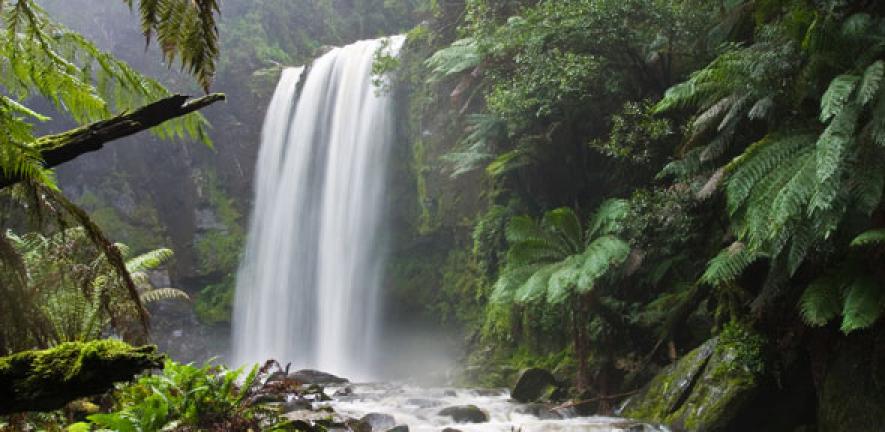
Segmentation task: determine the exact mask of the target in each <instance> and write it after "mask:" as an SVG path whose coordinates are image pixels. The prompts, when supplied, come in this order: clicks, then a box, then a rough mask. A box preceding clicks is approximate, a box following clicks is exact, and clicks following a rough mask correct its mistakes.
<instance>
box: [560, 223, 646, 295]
mask: <svg viewBox="0 0 885 432" xmlns="http://www.w3.org/2000/svg"><path fill="white" fill-rule="evenodd" d="M629 255H630V245H628V244H627V242H625V241H623V240H621V239H619V238H617V237H614V236H603V237H599V238H597V239H596V240H593V241H592V242H591V243H590V245H589V246H587V250H586V251H584V253H583V254H581V261H582V262H581V272H580V274H579V276H578V281H577V286H576V288H577V290H578V292H579V293H586V292H589V291H591V290H592V289H593V288H594V287H595V286H596V283H597V282H599V280H600V279H601V278H602V277H603V276H605V275H607V274H609V272H611V271H613V270H614V269H616V268H618V267H620V265H621V264H623V263H624V261H626V260H627V257H628V256H629ZM553 303H555V302H553Z"/></svg>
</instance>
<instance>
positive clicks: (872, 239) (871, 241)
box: [851, 228, 885, 247]
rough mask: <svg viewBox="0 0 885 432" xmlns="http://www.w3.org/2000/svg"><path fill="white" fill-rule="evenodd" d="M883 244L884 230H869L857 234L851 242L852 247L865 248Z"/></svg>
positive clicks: (884, 240)
mask: <svg viewBox="0 0 885 432" xmlns="http://www.w3.org/2000/svg"><path fill="white" fill-rule="evenodd" d="M880 244H885V228H877V229H871V230H869V231H864V232H863V233H861V234H859V235H858V236H857V237H855V238H854V240H851V246H852V247H866V246H872V245H880Z"/></svg>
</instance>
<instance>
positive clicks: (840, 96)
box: [820, 74, 860, 122]
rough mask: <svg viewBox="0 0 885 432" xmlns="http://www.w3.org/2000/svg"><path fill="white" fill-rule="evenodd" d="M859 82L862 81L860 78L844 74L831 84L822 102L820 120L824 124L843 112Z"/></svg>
mask: <svg viewBox="0 0 885 432" xmlns="http://www.w3.org/2000/svg"><path fill="white" fill-rule="evenodd" d="M858 81H860V77H859V76H857V75H851V74H843V75H839V76H837V77H836V78H834V79H833V81H831V82H830V86H829V88H827V91H826V92H825V93H824V95H823V97H821V101H820V120H821V121H822V122H827V121H829V120H830V119H831V118H833V117H834V116H836V115H837V114H839V113H840V112H842V109H843V108H845V104H846V103H847V102H848V98H849V97H851V93H852V92H854V89H855V87H856V86H857V83H858Z"/></svg>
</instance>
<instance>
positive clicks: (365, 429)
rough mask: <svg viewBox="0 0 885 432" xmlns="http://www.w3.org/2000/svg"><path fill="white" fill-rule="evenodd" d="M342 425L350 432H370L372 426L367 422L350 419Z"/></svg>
mask: <svg viewBox="0 0 885 432" xmlns="http://www.w3.org/2000/svg"><path fill="white" fill-rule="evenodd" d="M344 425H345V426H347V430H349V431H351V432H372V425H371V424H369V422H367V421H363V420H357V419H350V420H347V421H345V422H344Z"/></svg>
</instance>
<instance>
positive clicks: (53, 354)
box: [0, 340, 164, 414]
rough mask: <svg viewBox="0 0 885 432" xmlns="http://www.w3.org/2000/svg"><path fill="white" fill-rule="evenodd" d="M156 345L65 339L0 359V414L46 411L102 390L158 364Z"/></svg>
mask: <svg viewBox="0 0 885 432" xmlns="http://www.w3.org/2000/svg"><path fill="white" fill-rule="evenodd" d="M163 359H164V356H163V355H160V354H157V347H156V346H152V345H151V346H143V347H138V348H135V347H132V346H130V345H128V344H126V343H124V342H121V341H117V340H101V341H93V342H69V343H64V344H61V345H59V346H57V347H55V348H51V349H47V350H41V351H24V352H20V353H17V354H13V355H11V356H8V357H2V358H0V400H2V401H3V404H2V405H0V414H10V413H16V412H23V411H50V410H54V409H59V408H62V407H64V406H65V404H67V403H68V402H70V401H72V400H75V399H79V398H81V397H85V396H92V395H96V394H100V393H103V392H105V391H107V390H109V389H110V388H111V387H113V385H114V383H116V382H121V381H128V380H131V379H132V378H133V377H134V376H135V375H137V374H139V373H141V372H142V371H144V370H145V369H151V368H159V367H162V365H163Z"/></svg>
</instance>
